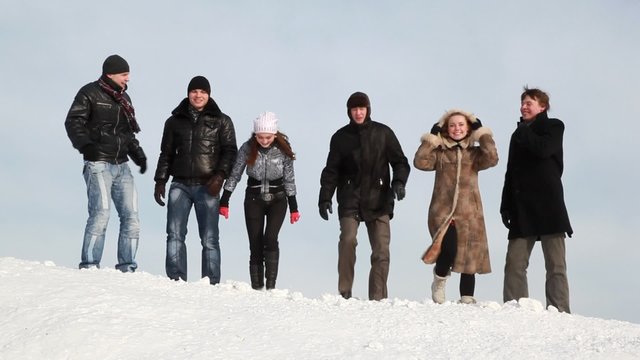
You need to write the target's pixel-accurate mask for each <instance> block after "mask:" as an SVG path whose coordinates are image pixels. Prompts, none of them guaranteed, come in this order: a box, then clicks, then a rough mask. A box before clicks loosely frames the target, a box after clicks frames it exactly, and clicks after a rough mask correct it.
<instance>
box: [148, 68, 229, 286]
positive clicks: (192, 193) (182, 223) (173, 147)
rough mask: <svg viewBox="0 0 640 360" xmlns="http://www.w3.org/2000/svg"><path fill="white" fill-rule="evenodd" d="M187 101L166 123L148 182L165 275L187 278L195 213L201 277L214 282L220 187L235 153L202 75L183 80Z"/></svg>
mask: <svg viewBox="0 0 640 360" xmlns="http://www.w3.org/2000/svg"><path fill="white" fill-rule="evenodd" d="M187 95H188V96H187V98H185V99H184V100H182V102H181V103H180V104H179V105H178V107H176V108H175V110H173V112H172V113H171V114H172V115H171V117H169V119H167V121H166V122H165V125H164V133H163V134H162V144H161V145H160V157H159V158H158V167H157V169H156V175H155V177H154V180H155V181H156V186H155V192H154V196H155V200H156V202H157V203H158V204H159V205H161V206H164V205H165V203H164V201H163V199H164V197H165V186H166V183H167V182H168V180H169V177H170V176H172V177H173V181H172V182H171V186H170V188H169V199H168V203H169V205H168V208H167V256H166V263H165V268H166V272H167V276H168V277H169V278H171V279H173V280H179V279H182V280H184V281H186V280H187V247H186V244H185V238H186V235H187V221H188V219H189V213H190V212H191V208H192V207H194V208H195V210H196V219H197V220H198V231H199V235H200V242H201V244H202V277H208V278H209V282H210V283H211V284H212V285H213V284H217V283H219V282H220V244H219V229H218V220H219V212H218V211H219V207H220V188H221V187H222V183H223V182H224V179H226V178H227V177H228V176H229V173H230V172H231V167H232V166H233V163H234V161H235V158H236V154H237V151H238V148H237V145H236V135H235V130H234V127H233V122H232V121H231V118H230V117H229V116H227V115H225V114H224V113H222V111H221V110H220V108H219V107H218V104H216V102H215V101H214V100H213V98H211V86H210V85H209V81H208V80H207V79H206V78H205V77H203V76H196V77H194V78H193V79H191V81H190V82H189V86H188V87H187Z"/></svg>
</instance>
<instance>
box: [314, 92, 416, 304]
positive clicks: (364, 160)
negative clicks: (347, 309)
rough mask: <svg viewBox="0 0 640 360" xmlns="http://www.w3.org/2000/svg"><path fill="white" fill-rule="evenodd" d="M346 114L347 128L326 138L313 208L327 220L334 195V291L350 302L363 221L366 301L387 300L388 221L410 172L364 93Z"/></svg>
mask: <svg viewBox="0 0 640 360" xmlns="http://www.w3.org/2000/svg"><path fill="white" fill-rule="evenodd" d="M347 115H348V116H349V119H350V122H349V124H348V125H346V126H344V127H342V128H341V129H339V130H338V131H336V133H335V134H334V135H333V137H332V138H331V144H330V145H329V155H328V156H327V164H326V166H325V168H324V169H323V170H322V174H321V177H320V196H319V200H318V206H319V210H320V216H321V217H322V218H323V219H325V220H328V219H329V215H328V213H331V212H332V209H331V206H332V205H331V198H332V197H333V193H334V192H335V191H336V190H337V194H336V198H337V200H338V217H339V221H340V242H339V244H338V291H339V292H340V294H341V295H342V296H343V297H344V298H349V297H351V288H352V285H353V277H354V266H355V262H356V245H357V243H358V242H357V239H356V235H357V232H358V226H359V225H360V222H364V223H365V225H366V226H367V232H368V234H369V242H370V243H371V271H370V272H369V299H371V300H380V299H383V298H386V297H387V277H388V274H389V259H390V255H389V244H390V240H391V233H390V226H389V221H390V220H391V218H393V206H394V197H395V198H396V199H398V200H402V199H403V198H404V196H405V185H406V183H407V179H408V178H409V171H410V169H411V168H410V167H409V162H408V161H407V158H406V156H404V153H403V151H402V148H401V146H400V142H399V141H398V139H397V138H396V136H395V134H394V132H393V130H391V128H389V127H388V126H386V125H384V124H381V123H379V122H375V121H373V120H371V104H370V102H369V97H368V96H367V95H366V94H364V93H361V92H356V93H354V94H352V95H351V96H350V97H349V100H348V101H347ZM390 167H391V169H393V177H391V174H390V171H389V168H390Z"/></svg>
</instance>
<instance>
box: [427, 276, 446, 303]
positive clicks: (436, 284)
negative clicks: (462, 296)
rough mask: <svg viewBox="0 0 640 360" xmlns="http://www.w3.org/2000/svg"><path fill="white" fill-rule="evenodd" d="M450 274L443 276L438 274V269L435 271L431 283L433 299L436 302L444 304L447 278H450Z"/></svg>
mask: <svg viewBox="0 0 640 360" xmlns="http://www.w3.org/2000/svg"><path fill="white" fill-rule="evenodd" d="M449 276H450V275H449V274H447V276H445V277H442V276H438V275H436V271H435V270H434V271H433V283H432V284H431V299H432V300H433V302H435V303H436V304H442V303H444V301H445V293H444V288H445V286H446V285H447V279H448V278H449Z"/></svg>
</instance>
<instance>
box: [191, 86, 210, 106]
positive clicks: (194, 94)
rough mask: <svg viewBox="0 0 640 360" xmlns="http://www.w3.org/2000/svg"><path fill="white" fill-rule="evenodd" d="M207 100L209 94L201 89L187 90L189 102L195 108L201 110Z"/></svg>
mask: <svg viewBox="0 0 640 360" xmlns="http://www.w3.org/2000/svg"><path fill="white" fill-rule="evenodd" d="M208 102H209V94H207V92H206V91H204V90H202V89H193V90H191V91H189V103H190V104H191V106H193V107H194V108H195V109H196V110H198V111H202V109H204V106H205V105H207V103H208Z"/></svg>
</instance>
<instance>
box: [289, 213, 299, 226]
mask: <svg viewBox="0 0 640 360" xmlns="http://www.w3.org/2000/svg"><path fill="white" fill-rule="evenodd" d="M298 220H300V213H299V212H297V211H295V212H292V213H291V223H292V224H295V223H296V222H298Z"/></svg>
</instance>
